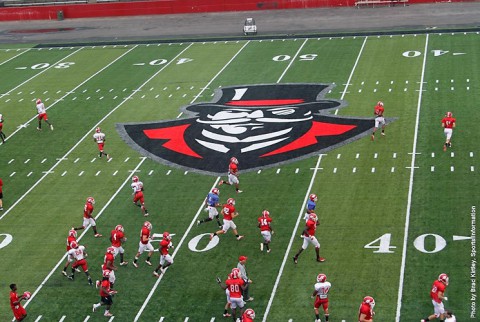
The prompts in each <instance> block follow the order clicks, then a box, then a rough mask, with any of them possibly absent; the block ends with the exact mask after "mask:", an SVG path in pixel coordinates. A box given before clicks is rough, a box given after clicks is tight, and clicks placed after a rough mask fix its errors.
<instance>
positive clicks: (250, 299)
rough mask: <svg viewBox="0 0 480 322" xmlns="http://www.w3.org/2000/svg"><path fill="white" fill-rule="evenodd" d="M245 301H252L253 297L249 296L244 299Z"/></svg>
mask: <svg viewBox="0 0 480 322" xmlns="http://www.w3.org/2000/svg"><path fill="white" fill-rule="evenodd" d="M245 301H246V302H252V301H253V297H249V298H248V299H247V300H245Z"/></svg>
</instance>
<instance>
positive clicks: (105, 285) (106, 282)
mask: <svg viewBox="0 0 480 322" xmlns="http://www.w3.org/2000/svg"><path fill="white" fill-rule="evenodd" d="M104 288H105V289H106V290H107V291H108V292H110V281H109V280H108V278H107V279H104V280H102V284H101V286H100V296H101V297H107V296H109V295H110V294H109V293H105V292H104V291H103V289H104Z"/></svg>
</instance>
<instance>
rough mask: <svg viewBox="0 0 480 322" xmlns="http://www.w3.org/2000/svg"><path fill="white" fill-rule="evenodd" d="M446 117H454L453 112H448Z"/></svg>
mask: <svg viewBox="0 0 480 322" xmlns="http://www.w3.org/2000/svg"><path fill="white" fill-rule="evenodd" d="M445 116H446V117H452V116H453V114H452V112H447V113H446V114H445Z"/></svg>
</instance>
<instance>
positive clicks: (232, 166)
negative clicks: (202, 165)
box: [228, 162, 238, 175]
mask: <svg viewBox="0 0 480 322" xmlns="http://www.w3.org/2000/svg"><path fill="white" fill-rule="evenodd" d="M237 172H238V165H236V164H235V163H233V162H230V164H229V165H228V173H231V174H234V175H237Z"/></svg>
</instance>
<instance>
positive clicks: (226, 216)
mask: <svg viewBox="0 0 480 322" xmlns="http://www.w3.org/2000/svg"><path fill="white" fill-rule="evenodd" d="M222 215H223V226H222V229H220V230H218V231H216V232H215V233H213V234H210V239H212V238H213V237H215V236H218V235H222V234H225V233H226V232H227V231H228V230H229V229H230V228H232V231H233V234H234V235H235V236H236V237H237V240H240V239H242V238H243V236H241V235H239V234H238V231H237V225H235V223H234V222H233V218H235V217H237V216H238V212H236V211H235V199H233V198H228V200H227V203H226V204H225V205H223V208H222Z"/></svg>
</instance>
